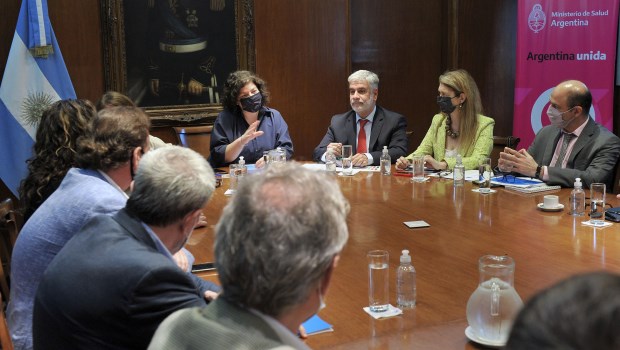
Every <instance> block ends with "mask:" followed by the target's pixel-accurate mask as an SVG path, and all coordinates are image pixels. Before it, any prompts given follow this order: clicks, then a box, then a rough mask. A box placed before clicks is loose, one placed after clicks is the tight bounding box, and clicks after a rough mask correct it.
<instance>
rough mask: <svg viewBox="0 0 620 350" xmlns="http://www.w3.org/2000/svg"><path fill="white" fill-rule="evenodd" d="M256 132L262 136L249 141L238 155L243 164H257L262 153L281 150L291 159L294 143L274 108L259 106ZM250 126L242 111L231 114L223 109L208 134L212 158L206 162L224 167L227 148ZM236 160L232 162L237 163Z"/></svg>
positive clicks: (284, 123) (286, 126) (282, 119)
mask: <svg viewBox="0 0 620 350" xmlns="http://www.w3.org/2000/svg"><path fill="white" fill-rule="evenodd" d="M258 120H259V121H260V124H259V125H258V128H257V129H256V130H257V131H262V132H264V134H263V135H261V136H259V137H257V138H255V139H253V140H252V141H250V142H248V144H247V145H245V147H244V148H243V150H242V151H241V153H240V154H239V156H243V157H244V159H245V161H246V163H248V164H252V163H256V161H257V160H258V159H260V158H261V157H262V156H263V152H264V151H270V150H272V149H276V148H277V147H281V148H282V149H284V150H286V158H287V159H290V158H291V157H292V156H293V141H292V140H291V137H290V136H289V134H288V125H286V122H285V121H284V118H282V115H281V114H280V112H278V111H277V110H275V109H272V108H267V107H262V108H261V110H260V112H259V113H258ZM249 127H250V125H249V124H248V123H247V122H246V121H245V118H243V114H242V113H241V110H239V109H237V110H236V111H235V112H234V113H232V112H230V111H229V110H227V109H224V110H223V111H222V112H220V114H219V115H218V116H217V119H216V120H215V124H214V125H213V132H212V134H211V155H210V156H209V163H211V165H212V166H213V167H221V166H227V165H228V164H230V163H228V162H226V160H225V154H226V146H228V145H229V144H230V143H232V142H233V141H235V140H236V139H238V138H239V137H241V136H242V135H243V134H244V133H245V132H246V131H247V130H248V128H249ZM236 162H237V160H236V159H235V160H234V161H233V163H236Z"/></svg>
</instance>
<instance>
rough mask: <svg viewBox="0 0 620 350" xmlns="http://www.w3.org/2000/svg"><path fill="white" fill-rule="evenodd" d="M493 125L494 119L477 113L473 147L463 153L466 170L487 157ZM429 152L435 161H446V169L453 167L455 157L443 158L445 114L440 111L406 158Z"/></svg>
mask: <svg viewBox="0 0 620 350" xmlns="http://www.w3.org/2000/svg"><path fill="white" fill-rule="evenodd" d="M493 125H495V121H494V120H493V119H492V118H489V117H485V116H483V115H478V129H477V130H476V138H475V141H474V144H473V147H470V149H469V150H467V153H465V154H463V153H462V152H463V151H462V150H459V153H460V154H461V156H462V157H463V165H464V166H465V169H466V170H471V169H478V163H479V161H480V160H481V159H483V158H486V157H488V156H489V155H490V154H491V150H492V149H493ZM427 154H430V155H432V156H433V158H435V159H436V160H437V161H446V163H448V169H453V168H454V165H455V164H456V158H445V155H446V116H445V115H444V114H442V113H439V114H435V116H434V117H433V121H432V122H431V127H430V128H429V129H428V131H427V132H426V136H424V139H423V140H422V143H421V144H420V146H419V147H418V149H416V150H415V152H413V153H411V154H410V155H408V156H407V159H413V156H414V155H427Z"/></svg>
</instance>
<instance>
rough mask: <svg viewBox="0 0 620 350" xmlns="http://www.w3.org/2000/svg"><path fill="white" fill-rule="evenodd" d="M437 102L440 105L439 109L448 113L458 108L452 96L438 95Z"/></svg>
mask: <svg viewBox="0 0 620 350" xmlns="http://www.w3.org/2000/svg"><path fill="white" fill-rule="evenodd" d="M437 104H438V105H439V110H441V111H442V112H444V113H446V114H450V113H452V112H454V110H455V109H456V106H454V105H453V104H452V98H451V97H450V96H437Z"/></svg>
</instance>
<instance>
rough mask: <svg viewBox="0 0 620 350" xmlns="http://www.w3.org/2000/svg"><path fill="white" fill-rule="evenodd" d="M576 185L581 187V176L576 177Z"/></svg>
mask: <svg viewBox="0 0 620 350" xmlns="http://www.w3.org/2000/svg"><path fill="white" fill-rule="evenodd" d="M574 185H575V187H579V188H581V179H580V178H576V179H575V184H574Z"/></svg>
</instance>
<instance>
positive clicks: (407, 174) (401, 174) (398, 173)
mask: <svg viewBox="0 0 620 350" xmlns="http://www.w3.org/2000/svg"><path fill="white" fill-rule="evenodd" d="M394 176H404V177H413V174H412V173H406V172H401V171H395V172H394Z"/></svg>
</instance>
